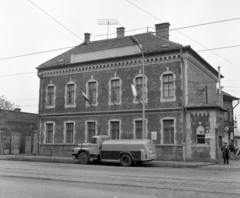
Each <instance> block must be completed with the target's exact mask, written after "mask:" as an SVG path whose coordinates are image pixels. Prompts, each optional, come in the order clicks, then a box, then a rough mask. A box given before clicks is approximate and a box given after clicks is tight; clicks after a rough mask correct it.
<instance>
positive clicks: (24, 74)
mask: <svg viewBox="0 0 240 198" xmlns="http://www.w3.org/2000/svg"><path fill="white" fill-rule="evenodd" d="M33 73H34V74H36V72H26V73H18V74H8V75H2V76H0V78H2V77H8V76H20V75H26V74H33Z"/></svg>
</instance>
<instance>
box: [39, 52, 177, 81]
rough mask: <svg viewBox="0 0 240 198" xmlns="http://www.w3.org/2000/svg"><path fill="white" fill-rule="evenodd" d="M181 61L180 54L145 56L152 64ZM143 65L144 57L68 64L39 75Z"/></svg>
mask: <svg viewBox="0 0 240 198" xmlns="http://www.w3.org/2000/svg"><path fill="white" fill-rule="evenodd" d="M176 61H180V55H179V54H169V55H164V56H155V57H149V58H145V65H151V64H156V63H165V62H176ZM138 66H142V59H141V58H138V59H134V60H133V59H132V60H125V61H119V62H108V63H101V64H93V65H80V66H75V64H74V65H71V64H70V65H66V68H55V69H52V70H47V71H38V76H39V77H50V76H62V75H69V74H77V73H87V72H94V71H102V70H111V69H118V68H127V67H138Z"/></svg>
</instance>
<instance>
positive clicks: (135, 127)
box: [133, 118, 148, 140]
mask: <svg viewBox="0 0 240 198" xmlns="http://www.w3.org/2000/svg"><path fill="white" fill-rule="evenodd" d="M139 121H141V126H142V124H143V123H142V121H143V119H142V118H137V119H134V120H133V126H134V127H133V139H134V140H136V139H137V138H136V135H137V134H136V132H137V131H136V130H137V125H136V122H139ZM145 122H146V125H145V127H146V134H145V137H144V134H143V129H142V139H146V138H147V134H148V120H147V119H146V118H145Z"/></svg>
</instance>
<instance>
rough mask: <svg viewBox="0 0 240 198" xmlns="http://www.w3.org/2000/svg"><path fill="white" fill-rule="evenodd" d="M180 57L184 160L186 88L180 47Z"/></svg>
mask: <svg viewBox="0 0 240 198" xmlns="http://www.w3.org/2000/svg"><path fill="white" fill-rule="evenodd" d="M180 54H181V55H180V59H181V66H182V117H183V122H182V123H183V125H182V128H183V136H182V145H183V151H182V153H183V161H184V162H185V161H186V111H185V110H186V109H185V105H186V98H185V94H186V89H185V64H184V60H183V58H182V49H180Z"/></svg>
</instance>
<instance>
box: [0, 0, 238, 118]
mask: <svg viewBox="0 0 240 198" xmlns="http://www.w3.org/2000/svg"><path fill="white" fill-rule="evenodd" d="M99 19H116V20H117V21H118V22H119V25H110V26H109V28H108V26H107V25H99V23H98V20H99ZM220 21H221V22H220ZM0 22H1V23H0V24H1V31H0V96H2V95H4V97H5V98H7V99H8V100H9V101H11V102H13V103H15V104H16V105H19V106H20V108H21V111H22V112H29V113H38V97H39V78H38V76H37V70H36V67H37V66H39V65H40V64H42V63H44V62H46V61H48V60H50V59H51V58H53V57H55V56H57V55H59V54H61V53H63V52H65V51H67V50H69V49H70V47H73V46H76V45H79V44H81V43H82V42H83V39H84V33H87V32H88V33H90V34H91V41H95V40H101V39H106V38H107V37H108V38H113V37H116V34H115V33H116V28H118V27H125V35H126V36H127V35H134V34H138V33H144V32H146V31H147V30H148V31H155V29H154V27H155V24H159V23H163V22H169V23H170V25H171V26H170V28H171V29H177V30H171V31H170V40H172V41H174V42H177V43H180V44H182V45H190V46H191V47H192V48H193V49H194V50H195V51H197V52H198V53H199V55H200V56H202V57H203V58H204V59H205V60H206V61H207V62H208V63H209V64H211V65H212V66H213V67H214V68H215V69H217V67H218V66H220V67H221V74H222V75H223V76H224V78H223V79H222V81H221V85H222V86H223V91H225V92H227V93H229V94H231V95H233V96H235V97H238V98H240V77H239V74H240V58H239V57H240V1H239V0H230V1H229V0H194V1H193V0H181V1H177V0H148V1H146V0H0ZM213 22H214V23H213ZM201 24H205V25H201ZM196 25H198V26H196ZM188 26H190V27H188ZM191 26H192V27H191ZM183 27H185V28H183ZM186 27H188V28H186ZM181 28H182V29H181ZM107 33H109V35H108V36H107ZM225 47H228V48H225ZM63 48H65V49H63ZM216 48H222V49H216ZM60 49H61V50H60ZM209 49H215V50H209ZM202 50H205V51H202ZM235 104H236V102H234V105H235ZM234 114H235V116H236V118H237V119H238V123H239V122H240V121H239V120H240V104H239V105H238V106H237V107H236V108H235V110H234Z"/></svg>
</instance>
